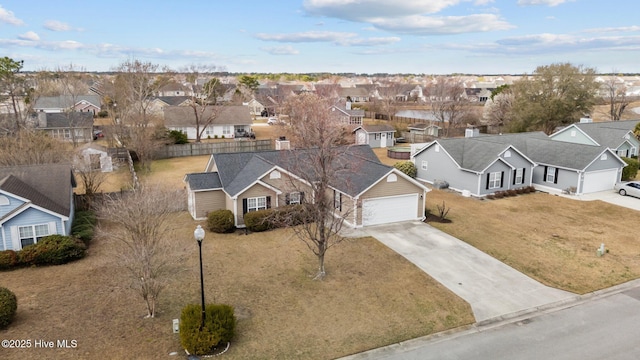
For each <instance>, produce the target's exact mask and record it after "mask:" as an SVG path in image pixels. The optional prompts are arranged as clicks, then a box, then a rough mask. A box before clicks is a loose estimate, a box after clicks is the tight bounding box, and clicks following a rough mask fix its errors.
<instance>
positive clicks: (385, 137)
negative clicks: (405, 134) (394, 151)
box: [353, 124, 395, 148]
mask: <svg viewBox="0 0 640 360" xmlns="http://www.w3.org/2000/svg"><path fill="white" fill-rule="evenodd" d="M353 133H354V134H355V136H356V145H363V144H366V145H369V146H371V147H372V148H384V147H387V146H393V145H394V136H393V134H394V133H395V129H394V128H393V126H391V125H389V124H382V125H360V126H358V127H356V128H355V129H354V130H353Z"/></svg>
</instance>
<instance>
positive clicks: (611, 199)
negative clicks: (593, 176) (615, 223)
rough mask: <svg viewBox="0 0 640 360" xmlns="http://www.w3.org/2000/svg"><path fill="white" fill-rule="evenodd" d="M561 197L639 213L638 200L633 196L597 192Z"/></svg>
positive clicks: (639, 205) (608, 191)
mask: <svg viewBox="0 0 640 360" xmlns="http://www.w3.org/2000/svg"><path fill="white" fill-rule="evenodd" d="M561 196H563V197H566V198H568V199H573V200H582V201H593V200H600V201H604V202H607V203H609V204H613V205H618V206H622V207H626V208H628V209H632V210H637V211H640V199H638V198H636V197H633V196H622V195H620V194H618V193H617V192H615V191H613V190H607V191H599V192H595V193H590V194H584V195H566V194H562V195H561Z"/></svg>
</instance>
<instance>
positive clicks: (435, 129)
mask: <svg viewBox="0 0 640 360" xmlns="http://www.w3.org/2000/svg"><path fill="white" fill-rule="evenodd" d="M407 129H408V130H409V132H410V133H412V134H418V135H429V136H433V137H438V136H439V135H440V130H442V128H441V127H440V126H438V125H435V124H427V123H417V124H411V125H409V126H407Z"/></svg>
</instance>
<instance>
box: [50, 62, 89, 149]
mask: <svg viewBox="0 0 640 360" xmlns="http://www.w3.org/2000/svg"><path fill="white" fill-rule="evenodd" d="M53 75H54V78H55V79H56V82H58V83H59V84H60V89H61V92H60V93H59V95H61V99H63V102H64V104H63V105H64V107H65V109H64V114H65V117H66V118H67V121H68V125H67V126H68V129H69V133H70V135H71V143H72V144H73V146H74V147H76V146H78V136H79V135H81V136H83V137H87V136H89V137H90V138H91V137H92V136H93V134H79V133H77V132H76V127H77V126H78V125H79V122H80V121H81V116H80V114H79V113H78V112H77V109H76V105H77V104H78V101H79V97H80V96H81V95H86V94H88V93H89V86H88V85H87V83H86V82H85V79H84V77H85V76H84V71H83V70H81V69H76V68H75V67H74V66H73V64H71V65H69V66H68V67H58V69H57V70H56V71H55V73H54V74H53Z"/></svg>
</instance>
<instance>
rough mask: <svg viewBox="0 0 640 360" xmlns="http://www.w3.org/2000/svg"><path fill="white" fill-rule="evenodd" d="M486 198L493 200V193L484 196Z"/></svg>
mask: <svg viewBox="0 0 640 360" xmlns="http://www.w3.org/2000/svg"><path fill="white" fill-rule="evenodd" d="M486 198H487V199H489V200H493V199H495V198H496V197H495V196H494V195H493V194H489V195H487V196H486Z"/></svg>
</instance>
